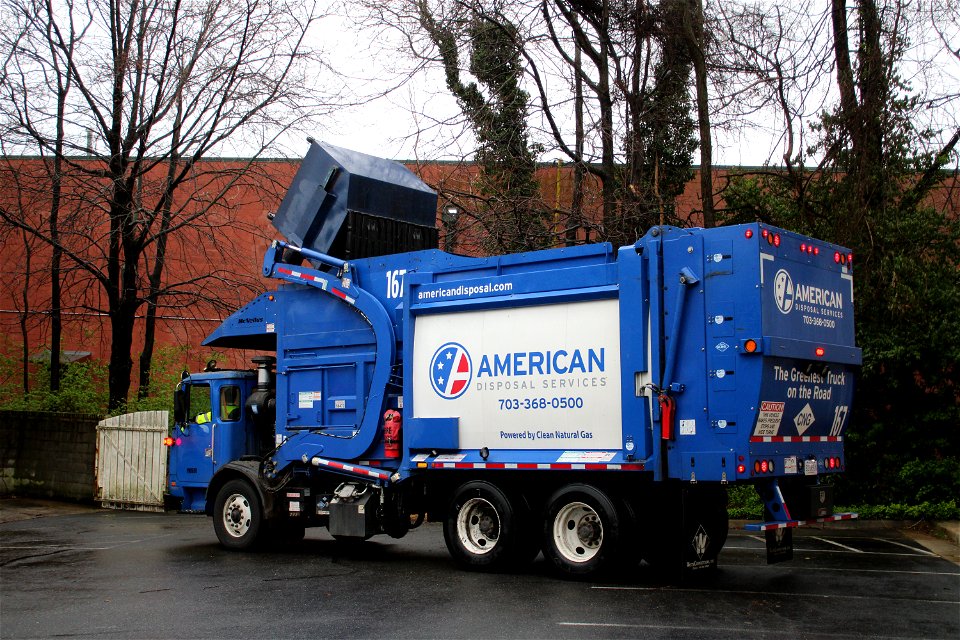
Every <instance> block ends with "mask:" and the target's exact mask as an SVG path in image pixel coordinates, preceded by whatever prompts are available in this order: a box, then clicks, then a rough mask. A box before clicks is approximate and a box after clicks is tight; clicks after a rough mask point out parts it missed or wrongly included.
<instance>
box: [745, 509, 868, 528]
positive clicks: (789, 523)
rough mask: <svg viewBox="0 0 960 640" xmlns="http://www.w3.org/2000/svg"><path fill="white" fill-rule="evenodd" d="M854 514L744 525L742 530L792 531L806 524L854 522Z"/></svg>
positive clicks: (855, 516)
mask: <svg viewBox="0 0 960 640" xmlns="http://www.w3.org/2000/svg"><path fill="white" fill-rule="evenodd" d="M856 518H857V514H856V513H838V514H837V515H835V516H828V517H826V518H814V519H812V520H788V521H786V522H764V523H761V524H745V525H744V526H743V528H744V529H746V530H748V531H772V530H773V529H793V528H796V527H802V526H804V525H808V524H820V523H823V522H837V521H839V520H854V519H856Z"/></svg>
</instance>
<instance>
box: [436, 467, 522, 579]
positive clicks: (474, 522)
mask: <svg viewBox="0 0 960 640" xmlns="http://www.w3.org/2000/svg"><path fill="white" fill-rule="evenodd" d="M519 524H520V523H519V521H518V518H517V514H516V510H515V509H514V505H513V504H512V503H511V501H510V499H509V498H508V497H507V495H506V494H505V493H504V492H503V491H502V490H501V489H500V488H498V487H497V486H496V485H493V484H491V483H489V482H484V481H479V480H478V481H473V482H467V483H466V484H464V485H462V486H461V487H460V488H459V489H457V491H456V493H455V494H454V497H453V501H452V502H451V503H450V508H449V510H448V512H447V517H446V520H445V521H444V525H443V538H444V541H445V542H446V543H447V549H448V550H449V551H450V555H451V556H453V558H454V560H456V561H457V563H458V564H460V565H461V566H463V567H465V568H467V569H488V570H500V569H504V568H506V566H507V565H508V564H509V563H510V562H511V561H512V560H514V559H515V558H516V554H517V553H518V552H519V550H520V549H519V548H520V546H521V542H522V540H523V539H522V532H521V531H520V529H519Z"/></svg>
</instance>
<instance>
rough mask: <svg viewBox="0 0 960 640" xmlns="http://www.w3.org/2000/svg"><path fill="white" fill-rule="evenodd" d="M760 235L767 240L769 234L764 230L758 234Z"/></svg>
mask: <svg viewBox="0 0 960 640" xmlns="http://www.w3.org/2000/svg"><path fill="white" fill-rule="evenodd" d="M760 235H762V236H763V237H764V238H768V237H770V232H769V231H767V230H766V229H764V230H763V231H761V232H760Z"/></svg>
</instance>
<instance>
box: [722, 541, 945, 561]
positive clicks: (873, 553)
mask: <svg viewBox="0 0 960 640" xmlns="http://www.w3.org/2000/svg"><path fill="white" fill-rule="evenodd" d="M839 546H841V547H842V546H843V545H839ZM908 548H910V549H912V548H913V547H908ZM723 549H724V551H726V550H728V549H730V550H734V551H763V550H764V549H763V548H762V547H734V546H731V545H729V544H725V545H723ZM853 551H856V552H857V553H859V554H863V555H866V556H904V557H913V558H918V557H926V556H927V555H928V554H927V553H921V552H920V550H919V549H915V551H917V553H897V552H896V551H862V550H860V549H853ZM793 552H794V553H849V551H848V550H846V549H805V548H802V547H794V548H793ZM928 553H929V552H928ZM929 555H931V556H936V557H939V556H937V554H935V553H929Z"/></svg>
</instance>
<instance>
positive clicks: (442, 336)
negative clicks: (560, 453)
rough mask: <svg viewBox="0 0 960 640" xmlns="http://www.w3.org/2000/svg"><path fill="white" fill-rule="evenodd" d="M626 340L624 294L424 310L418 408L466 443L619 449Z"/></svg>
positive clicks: (418, 345) (419, 328)
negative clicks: (448, 421) (453, 422)
mask: <svg viewBox="0 0 960 640" xmlns="http://www.w3.org/2000/svg"><path fill="white" fill-rule="evenodd" d="M619 340H620V316H619V308H618V301H617V300H597V301H589V302H577V303H569V304H551V305H543V306H535V307H519V308H511V309H491V310H484V311H468V312H460V313H450V314H438V315H427V316H422V317H420V318H418V319H417V321H416V329H415V336H414V346H413V371H414V378H413V393H414V399H415V402H414V411H415V415H416V417H422V418H449V417H457V418H459V419H460V448H461V449H479V448H481V447H487V448H489V449H563V450H567V449H620V448H622V446H623V443H622V434H621V407H620V405H621V399H620V386H621V385H620V343H619Z"/></svg>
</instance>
